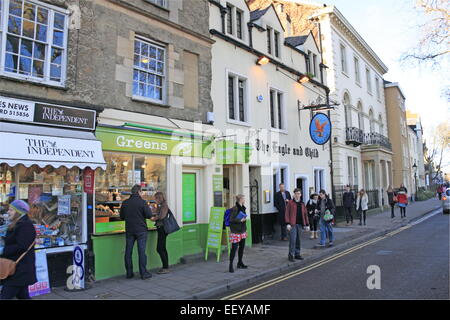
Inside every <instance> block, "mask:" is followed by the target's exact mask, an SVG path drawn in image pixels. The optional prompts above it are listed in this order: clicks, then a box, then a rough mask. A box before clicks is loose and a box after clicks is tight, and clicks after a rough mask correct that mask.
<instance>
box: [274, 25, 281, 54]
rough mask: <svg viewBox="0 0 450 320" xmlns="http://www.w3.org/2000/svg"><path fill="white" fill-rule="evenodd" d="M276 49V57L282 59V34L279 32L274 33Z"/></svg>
mask: <svg viewBox="0 0 450 320" xmlns="http://www.w3.org/2000/svg"><path fill="white" fill-rule="evenodd" d="M273 34H274V40H275V42H274V47H275V57H277V58H279V57H280V33H279V32H277V31H274V33H273Z"/></svg>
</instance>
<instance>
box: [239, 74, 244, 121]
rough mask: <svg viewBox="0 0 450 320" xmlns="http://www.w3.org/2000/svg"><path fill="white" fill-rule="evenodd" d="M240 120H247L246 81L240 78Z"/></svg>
mask: <svg viewBox="0 0 450 320" xmlns="http://www.w3.org/2000/svg"><path fill="white" fill-rule="evenodd" d="M239 120H240V121H245V116H244V82H243V81H242V80H239Z"/></svg>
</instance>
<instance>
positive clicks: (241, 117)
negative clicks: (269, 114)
mask: <svg viewBox="0 0 450 320" xmlns="http://www.w3.org/2000/svg"><path fill="white" fill-rule="evenodd" d="M227 85H228V119H229V120H235V121H239V122H248V115H247V105H248V100H247V79H246V78H244V77H242V76H238V75H235V74H232V73H229V74H228V84H227Z"/></svg>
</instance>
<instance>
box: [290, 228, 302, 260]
mask: <svg viewBox="0 0 450 320" xmlns="http://www.w3.org/2000/svg"><path fill="white" fill-rule="evenodd" d="M301 234H302V226H301V225H299V224H296V225H295V226H292V229H291V232H289V254H290V255H291V256H293V257H297V256H299V255H300V250H301V248H300V237H301Z"/></svg>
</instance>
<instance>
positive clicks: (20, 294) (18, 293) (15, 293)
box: [1, 286, 31, 300]
mask: <svg viewBox="0 0 450 320" xmlns="http://www.w3.org/2000/svg"><path fill="white" fill-rule="evenodd" d="M14 298H17V299H21V300H30V299H31V298H30V294H29V293H28V286H25V287H15V286H3V288H2V294H1V300H12V299H14Z"/></svg>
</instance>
